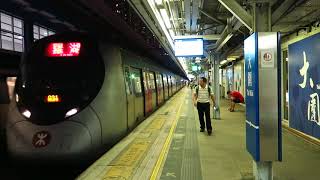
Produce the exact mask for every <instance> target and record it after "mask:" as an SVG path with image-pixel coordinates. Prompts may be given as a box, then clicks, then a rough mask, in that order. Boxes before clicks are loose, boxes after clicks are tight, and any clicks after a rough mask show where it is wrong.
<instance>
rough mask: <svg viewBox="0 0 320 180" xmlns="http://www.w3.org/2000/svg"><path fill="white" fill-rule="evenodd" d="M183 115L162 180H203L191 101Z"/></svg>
mask: <svg viewBox="0 0 320 180" xmlns="http://www.w3.org/2000/svg"><path fill="white" fill-rule="evenodd" d="M186 101H187V102H186V105H185V107H184V108H187V109H184V110H183V112H186V114H183V115H181V116H180V118H179V122H178V125H177V128H176V131H175V133H174V137H173V139H172V143H171V146H170V149H169V152H168V155H167V158H166V162H165V164H164V166H163V170H162V174H161V177H160V179H161V180H170V179H183V180H201V179H202V174H201V163H200V155H199V147H198V146H199V144H198V138H197V133H199V132H198V129H197V127H196V123H195V122H194V121H195V119H194V114H193V110H192V109H191V108H192V106H191V104H192V103H190V102H188V101H190V100H189V99H187V100H186ZM189 104H190V105H189Z"/></svg>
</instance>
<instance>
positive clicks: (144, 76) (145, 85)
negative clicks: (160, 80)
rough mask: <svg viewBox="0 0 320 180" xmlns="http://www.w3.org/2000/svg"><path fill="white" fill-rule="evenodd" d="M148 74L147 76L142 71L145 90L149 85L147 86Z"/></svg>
mask: <svg viewBox="0 0 320 180" xmlns="http://www.w3.org/2000/svg"><path fill="white" fill-rule="evenodd" d="M148 80H149V78H148V76H147V73H146V72H143V85H144V90H145V91H147V90H148V89H149V86H148Z"/></svg>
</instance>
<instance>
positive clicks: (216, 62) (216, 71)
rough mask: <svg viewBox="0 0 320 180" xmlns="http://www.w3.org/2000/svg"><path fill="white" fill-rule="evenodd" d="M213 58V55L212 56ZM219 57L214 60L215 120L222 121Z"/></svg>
mask: <svg viewBox="0 0 320 180" xmlns="http://www.w3.org/2000/svg"><path fill="white" fill-rule="evenodd" d="M211 56H213V55H211ZM219 57H220V56H219V55H216V56H214V57H213V58H212V60H213V61H212V62H213V74H214V76H213V87H214V95H215V102H216V106H215V108H214V110H213V118H214V119H220V118H221V117H220V84H219V64H220V62H219Z"/></svg>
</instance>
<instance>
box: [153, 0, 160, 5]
mask: <svg viewBox="0 0 320 180" xmlns="http://www.w3.org/2000/svg"><path fill="white" fill-rule="evenodd" d="M154 2H155V3H156V4H157V5H161V4H162V0H154Z"/></svg>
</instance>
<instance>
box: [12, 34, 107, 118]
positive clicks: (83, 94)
mask: <svg viewBox="0 0 320 180" xmlns="http://www.w3.org/2000/svg"><path fill="white" fill-rule="evenodd" d="M17 81H18V83H17V86H16V92H17V94H19V102H18V107H20V109H21V110H20V111H21V112H22V114H23V112H25V109H28V111H29V112H30V113H27V115H28V118H29V119H30V120H32V121H36V122H35V123H37V121H38V119H43V118H46V119H50V118H53V119H55V120H57V119H60V120H61V119H64V118H65V117H66V114H67V115H68V114H70V113H68V112H69V111H70V110H74V109H76V110H77V112H79V111H80V110H81V109H83V108H85V107H86V106H87V105H88V104H89V103H90V102H91V101H92V100H93V99H94V98H95V97H96V95H97V94H98V92H99V90H100V88H101V86H102V84H103V81H104V62H103V60H102V57H101V55H100V52H99V49H98V45H97V43H94V41H93V40H92V39H90V38H88V37H87V36H83V34H79V35H77V34H76V33H74V34H72V35H70V34H66V35H65V34H62V35H54V36H50V37H47V38H44V39H41V40H39V41H38V42H36V43H35V45H34V46H33V47H32V49H31V50H30V51H28V52H27V53H26V54H25V55H24V58H23V60H22V66H21V76H20V77H18V79H17ZM73 112H74V111H73Z"/></svg>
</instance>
